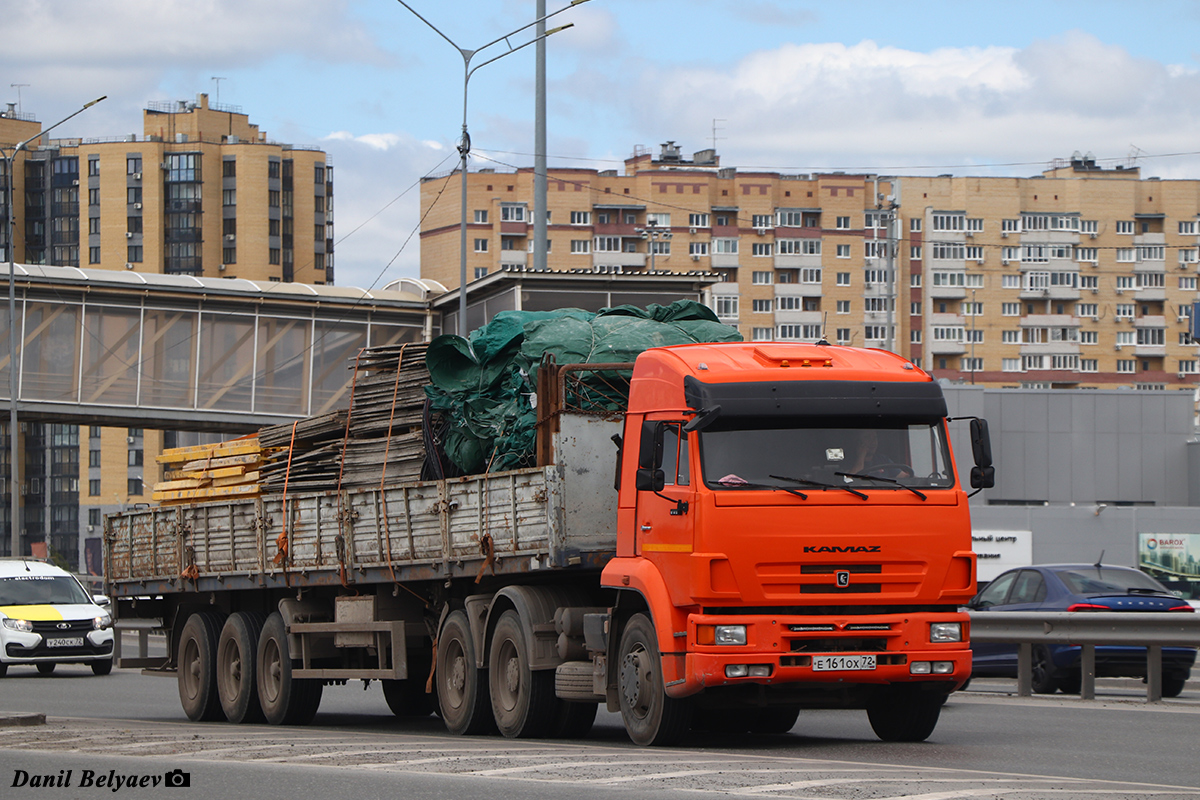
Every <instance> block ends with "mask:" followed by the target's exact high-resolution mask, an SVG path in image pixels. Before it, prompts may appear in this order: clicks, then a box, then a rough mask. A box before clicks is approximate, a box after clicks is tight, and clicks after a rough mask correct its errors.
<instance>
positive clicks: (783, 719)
mask: <svg viewBox="0 0 1200 800" xmlns="http://www.w3.org/2000/svg"><path fill="white" fill-rule="evenodd" d="M798 719H800V707H799V706H770V707H768V708H760V709H758V711H757V712H756V713H754V714H752V715H751V717H750V732H751V733H766V734H781V733H787V732H788V731H790V730H791V729H792V728H794V727H796V720H798Z"/></svg>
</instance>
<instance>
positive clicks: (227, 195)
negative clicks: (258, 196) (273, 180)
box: [221, 189, 279, 206]
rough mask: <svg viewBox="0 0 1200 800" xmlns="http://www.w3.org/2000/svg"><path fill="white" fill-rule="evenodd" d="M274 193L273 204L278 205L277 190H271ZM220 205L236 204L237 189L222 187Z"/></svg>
mask: <svg viewBox="0 0 1200 800" xmlns="http://www.w3.org/2000/svg"><path fill="white" fill-rule="evenodd" d="M271 194H273V195H275V205H276V206H278V205H279V192H272V193H271ZM221 205H223V206H236V205H237V189H222V190H221Z"/></svg>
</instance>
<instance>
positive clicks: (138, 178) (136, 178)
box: [133, 172, 142, 181]
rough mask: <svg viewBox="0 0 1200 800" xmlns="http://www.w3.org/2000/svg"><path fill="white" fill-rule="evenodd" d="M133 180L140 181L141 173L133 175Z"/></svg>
mask: <svg viewBox="0 0 1200 800" xmlns="http://www.w3.org/2000/svg"><path fill="white" fill-rule="evenodd" d="M133 179H134V180H135V181H140V180H141V179H142V173H140V172H135V173H133Z"/></svg>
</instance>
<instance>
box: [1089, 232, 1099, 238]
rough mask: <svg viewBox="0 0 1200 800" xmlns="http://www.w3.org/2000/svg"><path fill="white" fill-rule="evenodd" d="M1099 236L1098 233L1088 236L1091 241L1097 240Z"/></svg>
mask: <svg viewBox="0 0 1200 800" xmlns="http://www.w3.org/2000/svg"><path fill="white" fill-rule="evenodd" d="M1097 236H1099V234H1097V233H1089V234H1088V238H1089V239H1095V238H1096V237H1097Z"/></svg>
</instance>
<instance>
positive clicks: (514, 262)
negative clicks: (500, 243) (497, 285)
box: [500, 250, 529, 267]
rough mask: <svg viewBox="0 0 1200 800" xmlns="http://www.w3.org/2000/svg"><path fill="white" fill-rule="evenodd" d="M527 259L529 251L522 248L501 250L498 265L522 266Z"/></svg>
mask: <svg viewBox="0 0 1200 800" xmlns="http://www.w3.org/2000/svg"><path fill="white" fill-rule="evenodd" d="M528 259H529V253H527V252H525V251H524V250H501V251H500V266H502V267H523V266H525V263H526V262H527V261H528Z"/></svg>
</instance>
